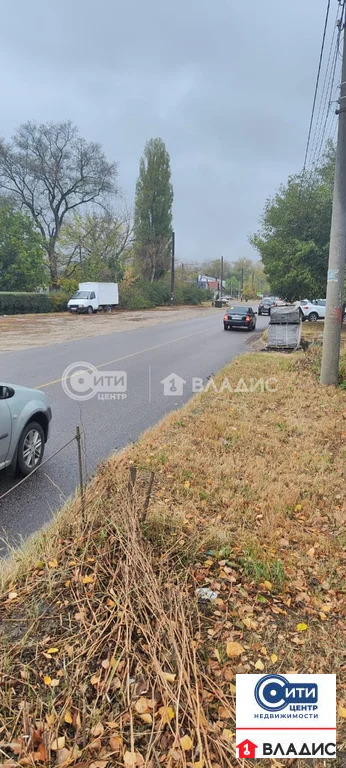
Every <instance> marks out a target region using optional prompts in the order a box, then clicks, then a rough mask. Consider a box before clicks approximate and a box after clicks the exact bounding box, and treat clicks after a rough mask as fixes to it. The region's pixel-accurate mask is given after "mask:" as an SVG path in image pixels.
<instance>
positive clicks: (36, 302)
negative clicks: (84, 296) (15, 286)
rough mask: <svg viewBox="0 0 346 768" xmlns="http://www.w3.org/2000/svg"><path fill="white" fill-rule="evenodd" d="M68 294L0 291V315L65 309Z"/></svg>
mask: <svg viewBox="0 0 346 768" xmlns="http://www.w3.org/2000/svg"><path fill="white" fill-rule="evenodd" d="M70 298H71V297H70V296H66V295H65V294H62V293H24V292H23V293H5V292H0V315H26V314H34V313H36V312H38V313H39V314H47V313H48V312H61V311H62V310H66V309H67V306H66V305H67V302H68V300H69V299H70Z"/></svg>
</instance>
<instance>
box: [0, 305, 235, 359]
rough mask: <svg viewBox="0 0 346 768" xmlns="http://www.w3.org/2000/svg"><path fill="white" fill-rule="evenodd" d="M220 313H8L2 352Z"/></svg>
mask: <svg viewBox="0 0 346 768" xmlns="http://www.w3.org/2000/svg"><path fill="white" fill-rule="evenodd" d="M207 313H209V314H212V313H214V314H219V315H220V317H221V313H222V309H213V308H212V307H175V308H171V307H160V308H158V309H150V310H148V309H147V310H143V311H136V312H133V311H132V312H131V311H125V310H124V311H122V310H117V311H116V312H114V314H111V315H108V314H101V313H100V314H96V315H92V316H89V315H71V314H70V313H67V312H66V313H64V312H56V313H54V314H49V315H8V316H2V317H0V352H10V351H12V350H20V349H30V347H43V346H47V345H48V344H57V343H59V342H64V341H72V340H74V339H83V338H88V337H92V336H103V335H104V334H106V333H117V332H121V331H130V330H133V329H134V328H135V327H137V328H145V327H150V326H153V325H159V324H162V323H172V322H174V320H188V319H189V318H193V317H202V316H203V315H206V314H207Z"/></svg>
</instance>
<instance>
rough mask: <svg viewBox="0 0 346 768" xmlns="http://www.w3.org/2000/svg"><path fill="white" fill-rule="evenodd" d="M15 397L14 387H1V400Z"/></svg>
mask: <svg viewBox="0 0 346 768" xmlns="http://www.w3.org/2000/svg"><path fill="white" fill-rule="evenodd" d="M13 395H14V389H12V387H5V386H4V385H0V400H9V398H10V397H13Z"/></svg>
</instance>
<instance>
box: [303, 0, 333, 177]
mask: <svg viewBox="0 0 346 768" xmlns="http://www.w3.org/2000/svg"><path fill="white" fill-rule="evenodd" d="M339 10H340V8H339V7H338V8H337V11H336V18H335V23H334V29H333V37H332V40H331V43H330V47H329V55H328V61H327V66H326V71H325V75H324V80H323V86H322V91H321V98H320V105H319V110H318V115H317V120H316V124H315V130H314V135H313V139H312V142H311V147H312V150H311V153H310V157H311V158H312V165H313V164H314V160H315V156H316V152H317V148H318V146H319V141H320V133H321V127H322V121H323V115H324V110H325V108H326V104H327V101H326V100H327V98H328V85H329V77H330V71H331V70H330V67H332V69H333V61H334V56H333V51H334V55H335V49H334V45H335V36H336V33H337V29H338V23H339Z"/></svg>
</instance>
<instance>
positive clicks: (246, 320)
mask: <svg viewBox="0 0 346 768" xmlns="http://www.w3.org/2000/svg"><path fill="white" fill-rule="evenodd" d="M223 327H224V329H225V331H228V329H229V328H247V330H248V331H254V330H255V328H256V313H255V311H254V310H253V309H252V307H248V306H247V305H246V304H245V305H244V304H234V305H233V304H231V306H230V307H228V309H227V310H226V312H225V314H224V318H223Z"/></svg>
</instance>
